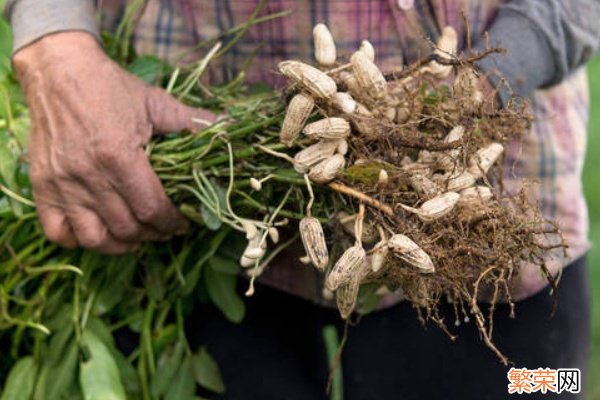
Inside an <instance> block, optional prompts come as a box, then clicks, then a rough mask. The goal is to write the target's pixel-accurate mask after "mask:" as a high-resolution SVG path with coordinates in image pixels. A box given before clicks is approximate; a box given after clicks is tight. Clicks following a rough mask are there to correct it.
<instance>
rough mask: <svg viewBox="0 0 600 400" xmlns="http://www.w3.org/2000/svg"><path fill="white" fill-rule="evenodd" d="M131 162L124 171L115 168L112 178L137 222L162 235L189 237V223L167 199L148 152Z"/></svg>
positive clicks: (139, 151)
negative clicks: (186, 233)
mask: <svg viewBox="0 0 600 400" xmlns="http://www.w3.org/2000/svg"><path fill="white" fill-rule="evenodd" d="M128 161H130V164H129V163H128V165H125V166H123V167H124V168H119V166H113V168H116V169H118V170H116V171H113V174H111V175H112V176H114V178H113V179H115V181H116V182H113V186H114V187H115V188H117V190H118V191H119V193H120V194H121V196H123V199H124V200H125V202H126V203H127V204H128V205H129V207H130V208H131V210H132V211H133V214H134V215H135V218H136V219H137V220H138V221H141V222H142V223H144V224H148V225H150V226H152V227H153V228H154V229H155V230H157V231H158V232H160V233H162V234H169V235H170V234H183V233H185V232H186V231H187V229H188V227H189V222H188V221H187V219H185V218H184V217H183V215H181V213H180V212H179V210H178V209H177V207H175V205H174V204H173V203H172V202H171V200H170V199H169V198H168V197H167V194H166V193H165V191H164V189H163V187H162V184H161V183H160V180H159V179H158V176H157V175H156V174H155V173H154V171H153V170H152V167H151V166H150V163H149V162H148V159H147V157H146V155H145V153H144V151H143V150H142V149H140V150H138V151H137V152H136V156H135V157H133V158H130V159H128ZM119 170H120V171H119ZM124 171H125V172H124Z"/></svg>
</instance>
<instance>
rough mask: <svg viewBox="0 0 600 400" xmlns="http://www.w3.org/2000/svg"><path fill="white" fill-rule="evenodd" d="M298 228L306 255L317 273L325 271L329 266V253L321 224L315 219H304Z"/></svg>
mask: <svg viewBox="0 0 600 400" xmlns="http://www.w3.org/2000/svg"><path fill="white" fill-rule="evenodd" d="M299 228H300V238H301V239H302V244H303V245H304V250H305V251H306V255H308V258H310V261H311V262H312V264H313V265H314V266H315V267H316V268H317V269H318V270H319V271H325V268H327V264H329V251H328V250H327V244H326V243H325V234H324V233H323V227H322V226H321V223H320V222H319V220H318V219H316V218H313V217H304V218H302V219H301V220H300V224H299Z"/></svg>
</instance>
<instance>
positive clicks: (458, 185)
mask: <svg viewBox="0 0 600 400" xmlns="http://www.w3.org/2000/svg"><path fill="white" fill-rule="evenodd" d="M475 181H476V179H475V177H474V176H473V174H471V173H470V172H469V171H463V172H462V173H460V174H455V175H453V176H452V177H451V178H450V179H449V180H448V187H447V188H446V189H447V190H449V191H452V192H458V191H460V190H463V189H466V188H470V187H471V186H473V185H474V184H475Z"/></svg>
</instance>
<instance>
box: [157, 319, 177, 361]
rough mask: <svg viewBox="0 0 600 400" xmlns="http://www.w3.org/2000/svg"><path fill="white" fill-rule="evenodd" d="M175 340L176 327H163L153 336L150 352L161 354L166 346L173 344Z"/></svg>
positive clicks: (171, 325) (172, 325) (170, 325)
mask: <svg viewBox="0 0 600 400" xmlns="http://www.w3.org/2000/svg"><path fill="white" fill-rule="evenodd" d="M176 338H177V326H176V325H175V324H169V325H167V326H165V327H163V328H162V329H161V330H160V331H159V332H156V333H154V334H153V338H152V351H154V354H161V353H162V352H163V351H164V350H165V348H166V347H167V345H169V344H170V343H173V342H174V341H175V339H176Z"/></svg>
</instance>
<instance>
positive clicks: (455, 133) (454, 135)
mask: <svg viewBox="0 0 600 400" xmlns="http://www.w3.org/2000/svg"><path fill="white" fill-rule="evenodd" d="M464 135H465V128H464V127H463V126H460V125H457V126H455V127H454V128H452V130H450V132H448V135H447V136H446V137H445V138H444V143H454V142H458V141H461V140H462V138H463V137H464ZM446 154H448V155H449V156H450V157H452V158H453V159H456V158H458V157H459V156H460V149H459V148H456V149H452V150H448V151H447V152H446Z"/></svg>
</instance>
